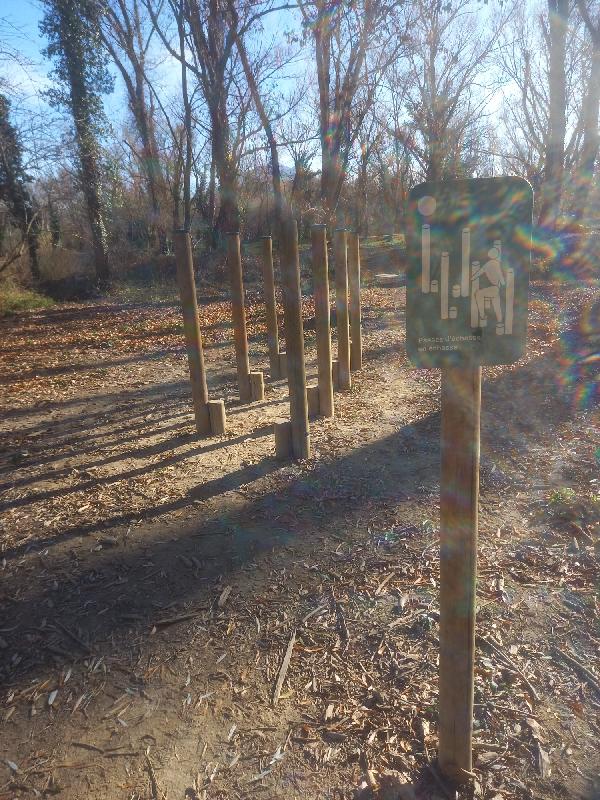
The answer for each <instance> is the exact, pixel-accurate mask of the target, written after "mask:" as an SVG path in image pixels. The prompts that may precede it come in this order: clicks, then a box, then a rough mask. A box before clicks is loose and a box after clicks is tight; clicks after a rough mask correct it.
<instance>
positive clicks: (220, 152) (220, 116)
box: [211, 102, 240, 235]
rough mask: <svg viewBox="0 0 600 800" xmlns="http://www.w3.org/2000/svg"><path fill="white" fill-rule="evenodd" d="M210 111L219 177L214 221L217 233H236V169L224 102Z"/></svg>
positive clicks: (238, 223) (214, 154)
mask: <svg viewBox="0 0 600 800" xmlns="http://www.w3.org/2000/svg"><path fill="white" fill-rule="evenodd" d="M219 106H221V107H217V108H216V109H214V110H213V111H212V113H211V121H212V136H213V158H214V161H215V169H216V172H217V176H218V178H219V194H220V207H219V215H218V219H217V223H216V228H217V232H218V234H219V235H222V234H227V233H238V231H239V229H240V212H239V205H238V185H237V170H236V167H235V164H234V163H233V158H232V156H231V152H230V147H229V138H230V134H229V120H228V119H227V111H226V109H225V107H224V106H225V103H224V102H223V103H219Z"/></svg>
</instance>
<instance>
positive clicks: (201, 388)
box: [175, 220, 362, 459]
mask: <svg viewBox="0 0 600 800" xmlns="http://www.w3.org/2000/svg"><path fill="white" fill-rule="evenodd" d="M311 246H312V266H313V281H314V295H315V329H316V338H317V374H318V381H317V385H316V386H308V387H307V385H306V366H305V359H304V330H303V323H302V295H301V289H300V260H299V252H298V229H297V225H296V221H295V220H288V221H287V222H285V223H284V224H283V225H282V228H281V255H280V261H281V277H282V290H283V307H284V321H285V334H286V352H280V350H279V333H278V325H277V305H276V296H275V276H274V269H273V251H272V241H271V237H270V236H269V237H265V238H263V239H262V242H261V250H262V252H261V256H262V267H263V285H264V298H265V309H266V321H267V345H268V352H269V366H270V372H271V378H272V379H274V380H277V379H280V378H287V380H288V386H289V396H290V420H289V421H281V422H278V423H276V425H275V441H276V452H277V455H278V456H279V457H285V458H287V457H290V456H292V457H293V458H297V459H302V458H308V457H309V455H310V433H309V424H308V418H309V415H310V416H323V417H332V416H333V415H334V401H333V391H334V387H335V388H336V389H340V390H347V389H350V388H351V377H350V373H351V372H352V371H355V370H358V369H361V367H362V339H361V313H360V253H359V242H358V236H357V235H356V234H352V233H348V232H347V231H345V230H336V231H335V233H334V259H335V286H336V326H337V332H338V357H337V359H336V360H335V361H334V360H332V351H331V324H330V306H329V267H328V257H327V229H326V226H324V225H315V226H313V229H312V241H311ZM175 258H176V264H177V278H178V283H179V290H180V295H181V303H182V308H183V319H184V331H185V338H186V345H187V352H188V364H189V370H190V379H191V386H192V399H193V403H194V416H195V421H196V429H197V431H198V433H199V434H200V435H202V436H206V435H210V434H213V435H217V434H221V433H224V431H225V406H224V403H223V401H222V400H209V399H208V388H207V383H206V372H205V369H204V356H203V350H202V335H201V332H200V325H199V321H198V303H197V298H196V287H195V282H194V270H193V261H192V249H191V239H190V234H189V232H186V231H177V232H176V234H175ZM227 262H228V268H229V279H230V287H231V311H232V323H233V332H234V347H235V358H236V368H237V380H238V387H239V396H240V401H241V402H242V403H249V402H253V401H257V400H262V399H263V398H264V377H263V373H262V372H259V371H255V372H251V371H250V362H249V355H248V336H247V330H246V313H245V305H244V284H243V275H242V260H241V251H240V238H239V235H238V234H231V235H230V236H229V237H228V242H227Z"/></svg>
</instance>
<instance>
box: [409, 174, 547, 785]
mask: <svg viewBox="0 0 600 800" xmlns="http://www.w3.org/2000/svg"><path fill="white" fill-rule="evenodd" d="M532 213H533V194H532V191H531V187H530V185H529V184H528V183H527V181H524V180H522V179H520V178H480V179H473V180H466V181H447V182H443V183H424V184H421V185H420V186H416V187H415V188H414V189H413V190H412V192H411V194H410V197H409V221H410V225H409V230H408V239H407V250H408V271H407V300H406V347H407V352H408V355H409V357H410V359H411V361H412V362H413V363H414V364H415V365H416V366H417V367H440V368H441V370H442V398H441V399H442V403H441V405H442V412H441V416H442V430H441V437H442V441H441V456H442V459H441V460H442V463H441V484H440V673H439V731H438V732H439V745H438V762H439V765H440V768H441V770H442V772H443V773H444V774H445V775H446V776H447V777H448V778H450V779H451V780H453V781H454V782H456V783H464V782H465V781H467V780H468V779H469V777H470V774H471V768H472V731H473V671H474V659H475V597H476V579H477V507H478V499H479V420H480V408H481V365H482V364H483V365H485V364H511V363H513V362H515V361H517V360H518V359H519V358H520V357H521V355H522V354H523V352H524V349H525V341H526V332H527V288H528V280H529V261H530V251H531V248H530V244H529V243H530V240H531V224H532Z"/></svg>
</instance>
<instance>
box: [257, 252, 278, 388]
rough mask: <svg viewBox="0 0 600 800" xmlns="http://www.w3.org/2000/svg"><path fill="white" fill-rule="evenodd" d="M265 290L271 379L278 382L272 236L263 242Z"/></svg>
mask: <svg viewBox="0 0 600 800" xmlns="http://www.w3.org/2000/svg"><path fill="white" fill-rule="evenodd" d="M261 248H262V269H263V289H264V294H265V309H266V317H267V345H268V348H269V365H270V367H271V379H272V380H277V379H278V378H279V377H280V372H279V334H278V331H277V304H276V301H275V275H274V272H273V244H272V240H271V237H270V236H265V237H264V238H263V239H262V240H261Z"/></svg>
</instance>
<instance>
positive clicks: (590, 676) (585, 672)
mask: <svg viewBox="0 0 600 800" xmlns="http://www.w3.org/2000/svg"><path fill="white" fill-rule="evenodd" d="M550 653H551V654H552V656H554V658H559V659H562V661H564V662H565V663H566V664H568V665H569V666H570V667H572V668H573V669H574V670H575V672H577V673H579V675H581V676H582V677H583V678H585V680H586V681H587V682H588V683H589V684H590V686H591V687H592V688H593V689H594V691H595V692H596V694H597V695H600V682H598V678H597V677H596V676H595V675H594V673H593V672H591V670H589V669H588V668H587V667H584V665H583V664H580V663H579V661H577V659H576V658H574V657H573V656H571V655H569V654H568V653H565V652H564V651H563V650H559V649H558V647H553V648H552V649H551V650H550Z"/></svg>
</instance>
